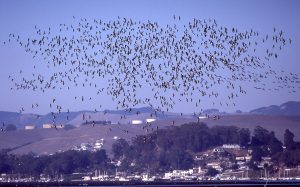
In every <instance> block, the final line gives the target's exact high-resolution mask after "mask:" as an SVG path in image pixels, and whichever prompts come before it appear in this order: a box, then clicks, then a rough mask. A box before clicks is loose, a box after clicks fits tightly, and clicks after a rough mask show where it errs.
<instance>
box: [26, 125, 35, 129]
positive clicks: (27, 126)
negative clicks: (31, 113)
mask: <svg viewBox="0 0 300 187" xmlns="http://www.w3.org/2000/svg"><path fill="white" fill-rule="evenodd" d="M33 129H35V126H34V125H26V126H25V130H33Z"/></svg>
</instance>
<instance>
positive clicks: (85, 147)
mask: <svg viewBox="0 0 300 187" xmlns="http://www.w3.org/2000/svg"><path fill="white" fill-rule="evenodd" d="M103 145H104V139H103V138H101V139H100V140H96V142H94V143H81V144H80V145H77V146H74V147H73V148H72V150H75V151H98V150H100V149H102V147H103Z"/></svg>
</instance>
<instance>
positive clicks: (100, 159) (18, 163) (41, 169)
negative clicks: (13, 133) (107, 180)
mask: <svg viewBox="0 0 300 187" xmlns="http://www.w3.org/2000/svg"><path fill="white" fill-rule="evenodd" d="M96 169H98V170H103V171H104V170H106V171H111V172H113V171H114V165H113V164H110V162H109V159H108V157H107V154H106V151H105V150H99V151H97V152H89V151H74V150H70V151H66V152H62V153H56V154H54V155H42V156H35V155H34V154H27V155H11V154H7V153H5V152H2V153H1V154H0V173H10V174H13V173H15V174H24V175H27V176H39V175H40V174H42V173H43V174H47V175H49V176H52V177H53V176H56V175H59V174H71V173H73V172H88V171H94V170H96Z"/></svg>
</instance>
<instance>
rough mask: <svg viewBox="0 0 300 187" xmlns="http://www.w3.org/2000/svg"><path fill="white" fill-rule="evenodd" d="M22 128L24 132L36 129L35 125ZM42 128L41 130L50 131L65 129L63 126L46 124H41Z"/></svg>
mask: <svg viewBox="0 0 300 187" xmlns="http://www.w3.org/2000/svg"><path fill="white" fill-rule="evenodd" d="M24 128H25V130H33V129H36V126H35V125H25V127H24ZM42 128H43V129H51V128H56V129H63V128H65V125H63V124H49V123H46V124H43V126H42Z"/></svg>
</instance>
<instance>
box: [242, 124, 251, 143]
mask: <svg viewBox="0 0 300 187" xmlns="http://www.w3.org/2000/svg"><path fill="white" fill-rule="evenodd" d="M250 134H251V133H250V130H249V129H245V128H242V129H240V130H239V144H240V146H247V145H248V143H249V142H250Z"/></svg>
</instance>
